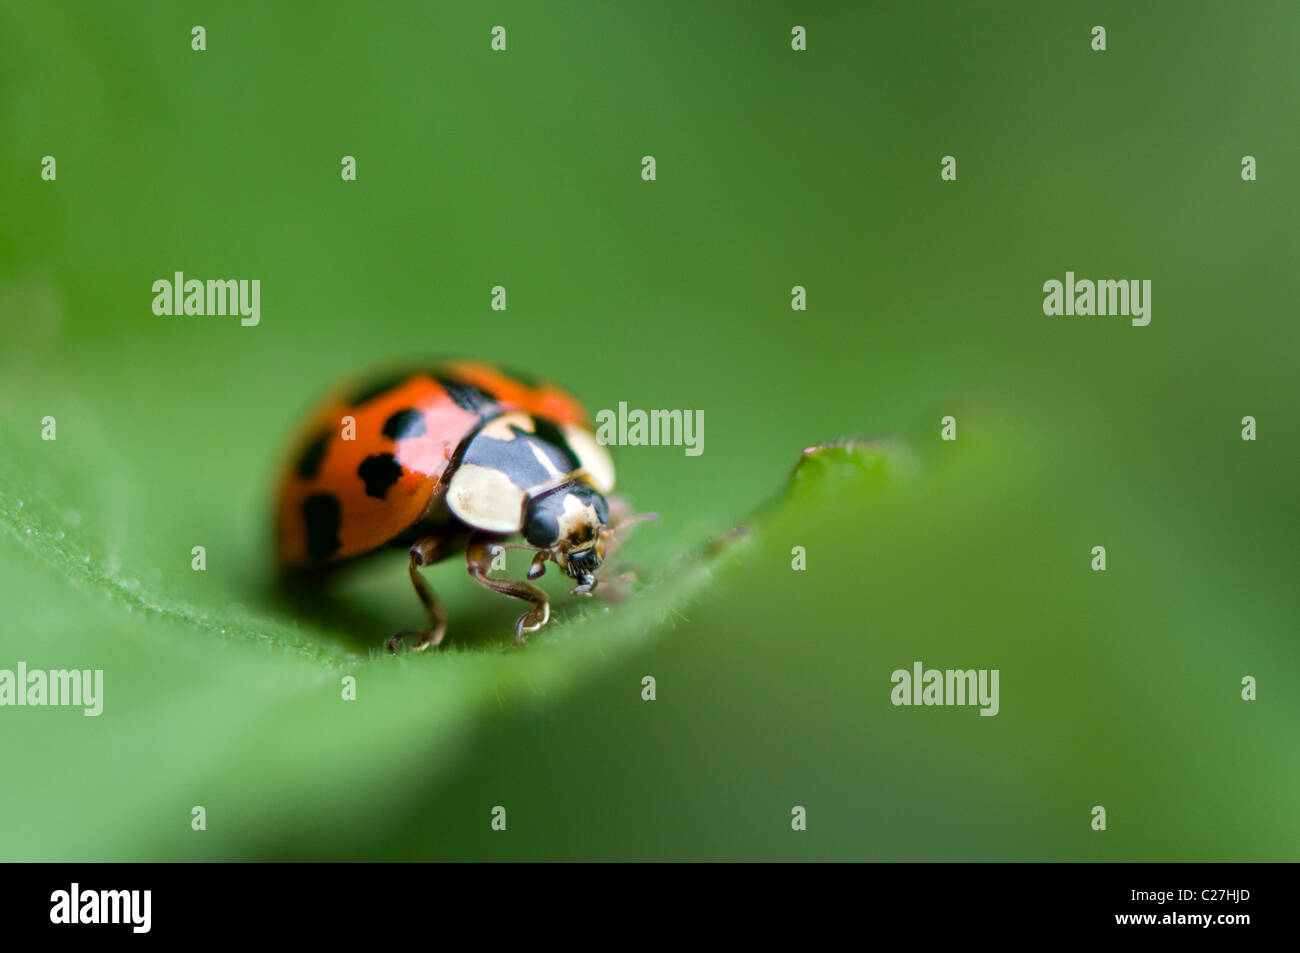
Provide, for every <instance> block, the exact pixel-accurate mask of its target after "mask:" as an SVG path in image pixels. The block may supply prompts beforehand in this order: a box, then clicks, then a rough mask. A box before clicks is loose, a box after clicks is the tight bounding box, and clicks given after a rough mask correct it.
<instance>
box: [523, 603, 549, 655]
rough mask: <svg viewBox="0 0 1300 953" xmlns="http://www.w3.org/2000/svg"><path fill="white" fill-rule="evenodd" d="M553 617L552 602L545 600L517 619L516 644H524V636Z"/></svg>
mask: <svg viewBox="0 0 1300 953" xmlns="http://www.w3.org/2000/svg"><path fill="white" fill-rule="evenodd" d="M550 618H551V604H550V603H549V602H543V603H542V604H541V605H540V606H537V607H536V608H535V609H531V610H529V611H528V612H525V613H524V614H523V615H521V616H520V617H519V618H518V619H516V620H515V645H523V644H524V636H525V635H528V634H531V633H533V632H536V631H537V630H538V629H540V628H541V627H542V626H544V625H546V623H547V622H548V621H549V620H550Z"/></svg>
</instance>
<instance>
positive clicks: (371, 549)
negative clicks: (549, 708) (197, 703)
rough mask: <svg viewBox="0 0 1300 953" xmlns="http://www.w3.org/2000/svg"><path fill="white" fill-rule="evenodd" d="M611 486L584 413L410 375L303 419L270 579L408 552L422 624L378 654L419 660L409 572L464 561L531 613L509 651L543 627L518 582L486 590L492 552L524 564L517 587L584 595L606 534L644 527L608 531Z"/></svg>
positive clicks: (430, 375)
mask: <svg viewBox="0 0 1300 953" xmlns="http://www.w3.org/2000/svg"><path fill="white" fill-rule="evenodd" d="M613 487H614V466H613V462H612V461H611V460H610V458H609V454H608V453H607V452H606V451H605V448H604V447H602V446H601V445H600V444H599V443H598V442H597V441H596V438H595V435H594V434H593V433H592V430H591V423H590V417H589V415H588V413H587V411H586V410H585V409H584V408H583V406H582V405H581V404H580V403H579V402H578V401H577V400H576V399H574V398H573V397H572V396H571V395H569V394H568V393H566V392H565V391H563V390H561V389H560V388H558V387H556V386H555V385H553V384H550V383H547V382H543V381H538V380H532V379H529V378H525V377H523V376H521V375H518V374H508V373H506V372H504V371H502V370H500V369H498V368H496V367H494V366H491V365H488V364H482V363H475V362H469V361H454V362H447V363H441V364H433V365H429V366H423V367H417V368H411V369H407V370H404V371H401V372H399V373H395V374H391V375H388V376H387V377H385V378H384V379H382V380H380V381H377V382H375V383H372V384H370V385H367V386H363V387H360V388H351V389H348V388H344V389H342V390H340V391H339V392H337V393H335V394H334V395H332V396H331V397H329V398H327V399H326V400H325V401H324V402H323V403H322V404H321V406H320V407H319V408H318V409H317V411H316V412H315V413H314V414H313V415H312V416H311V418H310V420H309V423H308V425H307V427H306V428H305V431H304V437H303V439H302V442H301V444H300V445H299V447H298V449H297V452H296V453H295V454H294V455H293V456H292V458H291V460H290V463H289V465H288V466H287V467H286V468H285V473H284V475H283V479H282V480H281V481H280V492H279V500H278V504H277V518H276V528H277V558H278V563H279V568H280V570H281V572H282V573H283V574H285V575H287V576H294V575H299V574H304V573H309V572H312V571H315V570H322V569H329V568H332V567H335V566H338V565H342V564H344V563H348V562H351V561H352V560H355V559H357V558H359V557H362V556H366V555H368V554H372V553H375V552H378V551H380V550H382V549H384V548H386V547H391V546H409V547H410V564H409V567H408V571H409V574H410V577H411V584H412V585H413V586H414V587H415V592H416V594H417V595H418V596H419V598H420V601H421V603H422V604H423V605H424V609H425V613H426V615H427V617H428V625H427V627H426V628H424V629H413V630H407V631H404V632H399V633H398V634H397V635H395V636H393V637H392V638H391V639H389V640H388V649H389V651H393V652H395V651H397V650H398V649H399V648H400V647H401V646H402V644H403V643H404V642H405V641H406V640H407V638H408V637H410V636H415V638H414V639H413V640H412V641H411V642H410V643H409V644H410V646H411V648H412V649H414V650H416V651H419V650H423V649H426V648H429V647H431V646H438V645H440V644H441V643H442V641H443V639H444V637H445V635H446V632H447V613H446V611H445V609H444V608H443V605H442V603H441V601H440V600H439V599H438V597H437V596H436V595H435V593H434V591H433V589H432V587H431V586H430V585H429V583H428V582H427V581H426V580H425V579H424V577H423V576H422V575H421V573H420V570H421V569H422V568H424V567H426V566H430V565H432V564H434V563H436V562H439V561H441V560H443V559H446V558H447V557H449V556H452V555H455V554H457V553H459V552H462V551H463V552H464V553H465V559H466V564H467V567H468V569H469V574H470V575H471V576H472V577H473V578H474V579H475V580H477V581H478V582H480V583H482V584H483V585H484V586H486V587H487V588H489V589H492V590H494V591H496V592H499V593H502V594H503V595H507V596H513V597H514V598H516V599H522V600H524V601H525V602H527V603H529V604H530V606H531V607H530V608H529V610H528V611H527V612H525V613H524V614H523V615H521V616H520V617H519V619H518V620H517V622H516V623H515V629H514V636H515V642H516V643H522V642H523V640H524V636H525V634H527V633H532V632H536V631H537V630H538V629H540V628H542V626H544V625H546V623H547V621H548V620H549V619H550V612H551V610H550V604H549V601H548V599H547V596H546V593H545V592H543V591H542V590H541V589H538V588H537V587H536V586H532V585H529V584H528V583H527V582H523V581H516V580H510V579H494V578H491V577H489V575H488V573H489V571H490V569H491V566H492V562H493V558H494V557H495V556H496V554H497V553H498V551H499V547H502V546H505V547H507V548H524V549H529V550H533V551H535V555H534V556H533V559H532V562H531V563H530V565H529V568H528V572H527V577H528V579H530V580H531V579H538V578H540V577H541V576H542V575H543V574H544V573H545V571H546V563H547V562H554V563H555V564H556V565H557V566H558V567H559V569H560V570H561V571H562V572H564V573H565V574H567V575H568V576H570V577H571V578H572V579H574V580H575V581H576V582H577V586H576V587H575V588H574V589H573V590H572V592H573V593H574V594H577V595H590V594H591V592H592V591H593V590H594V589H595V588H596V585H597V577H596V571H597V570H598V569H599V568H600V566H601V563H602V562H603V561H604V559H605V557H606V554H607V549H608V547H609V546H610V545H611V540H612V539H613V537H614V535H615V534H616V533H617V532H618V531H619V530H620V529H621V527H622V526H623V525H625V524H627V523H630V522H635V521H637V520H639V519H642V518H645V517H633V518H631V519H629V520H625V521H623V523H620V524H619V525H617V526H611V524H610V502H609V501H608V500H607V498H606V495H607V494H609V493H610V491H611V490H612V489H613ZM611 499H613V502H614V503H615V505H616V508H618V509H623V508H625V507H624V504H622V503H621V502H620V501H618V500H617V499H614V498H611ZM514 537H519V538H521V539H522V542H508V540H512V538H514Z"/></svg>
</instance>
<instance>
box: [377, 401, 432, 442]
mask: <svg viewBox="0 0 1300 953" xmlns="http://www.w3.org/2000/svg"><path fill="white" fill-rule="evenodd" d="M424 434H425V426H424V414H422V413H420V412H419V411H418V410H415V409H414V408H412V407H408V408H406V410H399V411H398V412H397V413H395V414H393V415H392V416H391V417H389V418H388V419H387V420H385V421H384V436H385V437H387V438H388V439H389V440H407V439H410V438H411V437H423V436H424Z"/></svg>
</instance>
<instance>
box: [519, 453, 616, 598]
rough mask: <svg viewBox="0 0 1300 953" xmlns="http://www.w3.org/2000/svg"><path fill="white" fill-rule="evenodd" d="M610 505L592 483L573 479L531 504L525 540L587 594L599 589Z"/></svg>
mask: <svg viewBox="0 0 1300 953" xmlns="http://www.w3.org/2000/svg"><path fill="white" fill-rule="evenodd" d="M608 522H609V505H608V504H607V503H606V502H605V498H604V497H603V496H601V494H600V491H599V490H597V489H596V488H595V487H594V486H592V485H591V484H590V483H587V482H586V481H585V480H581V479H579V480H571V481H569V482H568V483H564V484H562V485H560V486H558V487H556V488H555V489H553V490H550V491H548V492H546V493H544V494H542V495H541V496H537V497H534V498H533V499H532V500H530V501H529V502H528V507H527V509H526V510H525V511H524V530H523V532H524V539H525V540H526V541H527V542H528V544H529V545H530V546H535V547H537V548H538V549H539V550H542V551H543V552H544V553H545V554H546V557H547V558H550V559H552V560H554V562H555V564H556V565H557V566H559V567H560V570H561V571H562V572H564V573H566V574H567V575H569V576H570V577H572V578H573V579H574V580H576V581H577V583H578V585H577V587H576V588H575V589H574V590H573V591H574V592H575V593H578V594H580V595H588V594H590V593H591V591H592V590H593V589H595V588H596V570H597V569H599V568H600V564H601V561H602V560H604V558H605V536H606V532H605V524H606V523H608Z"/></svg>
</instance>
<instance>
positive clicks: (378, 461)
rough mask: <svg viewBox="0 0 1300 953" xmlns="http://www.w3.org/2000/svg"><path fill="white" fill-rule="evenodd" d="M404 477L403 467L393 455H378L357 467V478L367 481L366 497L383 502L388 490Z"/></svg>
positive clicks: (368, 458) (366, 459) (363, 461)
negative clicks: (399, 478)
mask: <svg viewBox="0 0 1300 953" xmlns="http://www.w3.org/2000/svg"><path fill="white" fill-rule="evenodd" d="M401 475H402V465H401V464H400V463H398V462H397V458H396V457H394V456H393V455H392V454H391V453H377V454H374V455H373V456H369V457H366V458H365V459H364V460H362V461H361V466H359V467H357V476H359V477H361V479H363V480H365V481H366V496H373V497H374V498H375V499H377V500H382V499H383V498H384V497H385V496H387V495H388V489H389V487H391V486H392V485H393V484H394V483H396V482H397V480H398V477H400V476H401Z"/></svg>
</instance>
